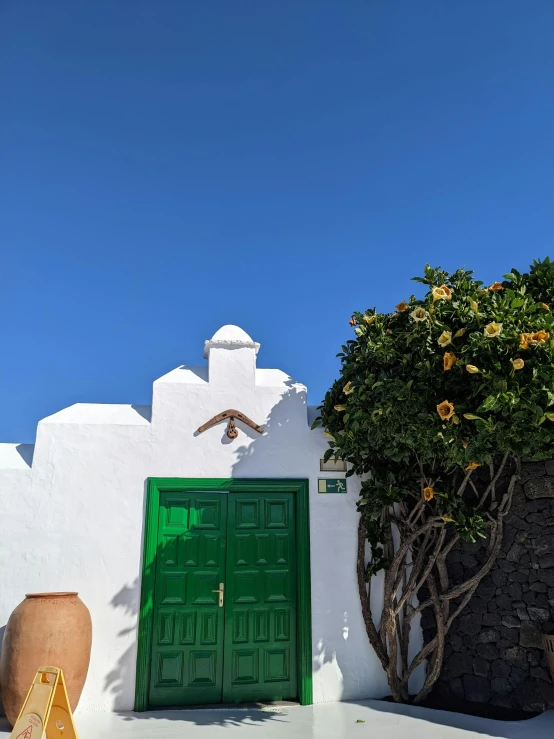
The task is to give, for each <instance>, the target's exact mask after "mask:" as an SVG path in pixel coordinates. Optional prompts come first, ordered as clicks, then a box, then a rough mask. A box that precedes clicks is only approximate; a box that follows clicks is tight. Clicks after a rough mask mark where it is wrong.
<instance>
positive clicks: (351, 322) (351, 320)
mask: <svg viewBox="0 0 554 739" xmlns="http://www.w3.org/2000/svg"><path fill="white" fill-rule="evenodd" d="M348 323H349V324H350V325H351V326H356V324H357V323H358V321H357V320H356V319H355V318H354V316H352V318H351V319H350V320H349V321H348Z"/></svg>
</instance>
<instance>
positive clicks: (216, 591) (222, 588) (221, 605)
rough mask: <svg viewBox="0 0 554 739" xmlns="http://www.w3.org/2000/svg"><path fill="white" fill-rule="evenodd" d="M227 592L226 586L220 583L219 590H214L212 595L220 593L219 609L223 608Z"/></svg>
mask: <svg viewBox="0 0 554 739" xmlns="http://www.w3.org/2000/svg"><path fill="white" fill-rule="evenodd" d="M224 592H225V584H224V583H222V582H220V583H219V587H218V589H217V590H212V593H219V607H220V608H223V594H224Z"/></svg>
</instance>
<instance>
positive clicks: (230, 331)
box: [204, 323, 260, 359]
mask: <svg viewBox="0 0 554 739" xmlns="http://www.w3.org/2000/svg"><path fill="white" fill-rule="evenodd" d="M216 348H217V349H255V350H256V354H257V353H258V350H259V348H260V345H259V344H258V342H257V341H252V339H251V338H250V336H248V334H247V333H246V331H243V330H242V328H240V326H233V324H231V323H229V324H227V325H226V326H222V327H221V328H220V329H219V330H218V331H216V332H215V334H214V335H213V336H212V338H211V339H210V340H209V341H206V342H204V359H208V358H209V354H210V349H216Z"/></svg>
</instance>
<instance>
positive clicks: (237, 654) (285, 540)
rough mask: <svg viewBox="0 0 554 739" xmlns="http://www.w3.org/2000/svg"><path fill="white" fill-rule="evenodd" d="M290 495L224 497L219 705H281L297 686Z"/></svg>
mask: <svg viewBox="0 0 554 739" xmlns="http://www.w3.org/2000/svg"><path fill="white" fill-rule="evenodd" d="M294 525H295V521H294V495H293V494H292V493H274V494H268V495H256V494H254V493H252V494H247V495H242V494H240V493H232V494H230V495H229V511H228V535H227V539H228V545H227V586H226V593H225V654H224V679H223V701H224V702H234V701H237V702H240V701H242V702H248V701H252V700H285V699H291V698H296V697H297V687H296V562H295V557H294V551H295V547H294V536H295V530H294Z"/></svg>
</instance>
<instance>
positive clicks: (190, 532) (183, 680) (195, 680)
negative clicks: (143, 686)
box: [149, 493, 228, 708]
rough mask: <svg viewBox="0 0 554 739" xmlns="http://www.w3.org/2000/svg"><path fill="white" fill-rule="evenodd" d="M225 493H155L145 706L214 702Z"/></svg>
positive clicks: (219, 664) (218, 687)
mask: <svg viewBox="0 0 554 739" xmlns="http://www.w3.org/2000/svg"><path fill="white" fill-rule="evenodd" d="M227 498H228V496H227V495H222V494H213V495H212V494H201V493H198V494H195V493H161V495H160V512H159V521H158V552H157V556H156V585H155V592H154V633H153V641H152V669H151V679H150V701H149V702H150V705H151V706H152V707H153V708H154V707H161V706H181V705H190V704H194V703H199V704H201V703H219V702H221V696H222V682H223V635H224V623H223V609H222V608H219V605H218V593H217V592H213V591H214V590H217V589H218V587H219V583H220V582H225V546H226V529H227Z"/></svg>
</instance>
